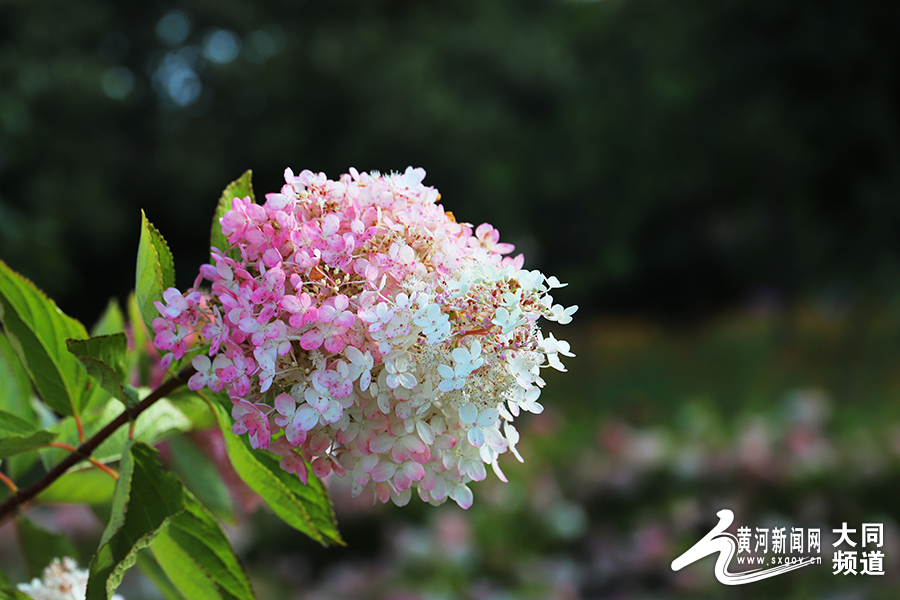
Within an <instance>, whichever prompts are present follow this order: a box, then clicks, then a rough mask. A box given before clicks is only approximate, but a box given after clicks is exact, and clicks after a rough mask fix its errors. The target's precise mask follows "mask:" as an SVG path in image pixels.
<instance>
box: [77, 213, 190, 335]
mask: <svg viewBox="0 0 900 600" xmlns="http://www.w3.org/2000/svg"><path fill="white" fill-rule="evenodd" d="M174 286H175V263H174V261H173V259H172V252H171V251H170V250H169V246H168V244H166V240H165V239H163V236H162V234H161V233H159V231H157V230H156V227H154V226H153V224H152V223H150V221H148V220H147V215H145V214H144V211H141V241H140V243H139V244H138V257H137V268H136V270H135V294H136V296H137V304H138V308H139V309H140V312H141V318H142V320H143V322H144V324H145V325H146V326H147V330H148V331H149V330H152V323H153V319H155V318H156V317H158V316H159V311H158V310H156V307H155V306H154V305H153V301H154V300H159V301H162V299H163V291H165V290H166V289H168V288H170V287H174ZM72 337H75V336H72Z"/></svg>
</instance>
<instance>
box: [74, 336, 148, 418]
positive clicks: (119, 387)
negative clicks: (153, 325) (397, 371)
mask: <svg viewBox="0 0 900 600" xmlns="http://www.w3.org/2000/svg"><path fill="white" fill-rule="evenodd" d="M66 347H67V348H68V349H69V352H71V353H72V354H74V355H75V356H76V357H77V358H78V361H79V362H80V363H81V364H82V365H83V366H84V368H85V370H86V371H87V372H88V375H90V376H91V377H93V378H94V379H96V380H97V383H99V384H100V387H102V388H103V389H104V390H106V391H107V392H109V393H110V394H112V395H113V396H114V397H115V398H118V399H119V400H123V401H124V400H126V399H128V401H129V404H132V405H134V404H136V403H137V396H136V394H135V392H134V390H133V389H131V386H130V385H128V383H127V380H128V375H127V373H126V371H125V359H126V356H125V354H126V352H127V349H128V338H126V337H125V334H124V333H112V334H109V335H101V336H96V337H90V338H88V339H86V340H66Z"/></svg>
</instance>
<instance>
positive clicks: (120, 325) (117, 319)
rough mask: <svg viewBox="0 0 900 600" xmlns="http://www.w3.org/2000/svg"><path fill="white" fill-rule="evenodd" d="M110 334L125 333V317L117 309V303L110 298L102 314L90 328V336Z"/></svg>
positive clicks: (120, 310) (119, 309)
mask: <svg viewBox="0 0 900 600" xmlns="http://www.w3.org/2000/svg"><path fill="white" fill-rule="evenodd" d="M110 333H125V315H123V314H122V309H121V308H119V301H118V300H116V299H115V298H110V299H109V302H108V303H107V305H106V309H104V311H103V314H102V315H100V318H99V319H97V322H96V323H94V326H93V327H91V336H98V335H108V334H110Z"/></svg>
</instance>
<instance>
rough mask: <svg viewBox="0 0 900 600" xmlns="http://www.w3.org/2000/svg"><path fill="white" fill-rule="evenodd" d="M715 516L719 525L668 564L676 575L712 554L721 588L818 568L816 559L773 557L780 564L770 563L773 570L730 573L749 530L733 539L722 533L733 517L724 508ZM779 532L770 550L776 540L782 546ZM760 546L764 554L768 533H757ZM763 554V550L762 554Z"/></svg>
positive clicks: (728, 534) (748, 541)
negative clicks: (717, 556) (762, 546)
mask: <svg viewBox="0 0 900 600" xmlns="http://www.w3.org/2000/svg"><path fill="white" fill-rule="evenodd" d="M716 514H717V515H718V517H719V522H718V523H717V524H716V526H715V527H713V528H712V530H711V531H710V532H709V533H707V534H706V535H705V536H703V537H702V538H700V541H699V542H697V543H696V544H694V545H693V546H691V547H690V548H689V549H688V551H687V552H685V553H684V554H682V555H681V556H679V557H678V558H676V559H675V560H673V561H672V570H673V571H680V570H681V569H683V568H684V567H686V566H688V565H689V564H692V563H694V562H696V561H698V560H700V559H701V558H705V557H707V556H709V555H710V554H715V553H716V552H718V553H719V558H717V559H716V566H715V574H716V579H718V580H719V582H720V583H724V584H725V585H743V584H745V583H752V582H754V581H759V580H761V579H766V578H769V577H774V576H776V575H781V574H782V573H787V572H788V571H793V570H795V569H800V568H802V567H807V566H809V565H813V564H819V563H821V561H822V559H821V558H820V557H814V556H809V557H799V556H786V557H785V556H782V557H777V558H778V559H780V560H775V559H772V560H773V561H775V562H774V564H775V566H772V567H769V568H767V569H750V570H748V571H740V572H735V573H732V572H731V571H730V570H729V568H728V567H729V565H730V564H731V560H732V559H733V558H734V557H735V554H737V553H738V550H739V549H740V550H741V551H744V550H745V549H746V550H747V551H749V544H750V529H749V528H741V529H739V530H738V534H739V535H740V536H741V537H740V538H737V537H735V536H733V535H731V534H730V533H728V532H726V531H725V530H726V529H728V527H730V526H731V524H732V523H733V522H734V513H733V512H731V511H730V510H728V509H727V508H726V509H723V510H720V511H719V512H718V513H716ZM757 529H759V528H757ZM779 529H781V531H780V533H781V535H780V536H778V537H777V538H776V537H775V536H773V550H774V544H775V540H776V539H777V540H778V543H780V544H782V545H783V544H784V538H783V537H781V536H783V534H784V531H783V528H779ZM762 544H764V545H765V548H766V550H767V549H768V530H765V535H762V531H759V532H758V536H757V545H758V547H759V546H760V545H762ZM782 547H783V546H782ZM766 550H764V552H765V551H766ZM741 558H751V557H741ZM753 558H757V557H753ZM758 558H759V559H760V564H762V563H763V562H764V557H762V556H760V557H758ZM739 562H740V563H743V560H739ZM748 564H751V563H749V561H748ZM769 564H773V563H769Z"/></svg>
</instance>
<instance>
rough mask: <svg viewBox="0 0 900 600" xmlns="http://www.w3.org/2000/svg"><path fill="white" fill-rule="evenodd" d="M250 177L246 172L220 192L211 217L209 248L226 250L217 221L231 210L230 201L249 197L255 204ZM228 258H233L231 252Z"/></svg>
mask: <svg viewBox="0 0 900 600" xmlns="http://www.w3.org/2000/svg"><path fill="white" fill-rule="evenodd" d="M252 176H253V171H246V172H245V173H244V174H243V175H241V176H240V177H238V178H237V179H235V180H234V181H232V182H231V183H229V184H228V186H227V187H226V188H225V190H224V191H223V192H222V197H221V198H219V204H218V205H217V206H216V212H215V214H214V215H213V222H212V231H211V233H210V236H209V245H210V246H211V247H213V248H218V249H219V250H221V251H222V252H225V251H226V250H228V240H227V239H226V238H225V234H223V233H222V225H221V224H220V223H219V219H221V218H222V216H223V215H224V214H225V213H226V212H228V211H229V210H231V202H232V200H234V199H235V198H246V197H247V196H250V200H252V201H253V202H256V196H255V195H254V194H253V184H252V183H251V182H250V179H251V178H252ZM229 256H231V257H232V258H234V256H233V255H232V253H231V252H229Z"/></svg>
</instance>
